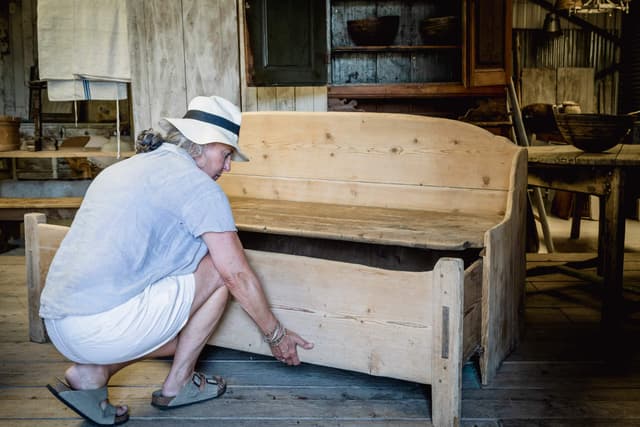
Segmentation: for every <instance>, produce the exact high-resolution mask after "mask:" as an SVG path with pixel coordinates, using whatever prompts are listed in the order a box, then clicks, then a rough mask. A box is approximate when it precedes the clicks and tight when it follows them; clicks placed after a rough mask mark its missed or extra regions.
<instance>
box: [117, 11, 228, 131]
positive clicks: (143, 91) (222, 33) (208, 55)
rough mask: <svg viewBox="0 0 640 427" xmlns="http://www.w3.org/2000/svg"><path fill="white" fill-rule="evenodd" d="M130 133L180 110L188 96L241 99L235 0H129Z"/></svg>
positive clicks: (180, 111)
mask: <svg viewBox="0 0 640 427" xmlns="http://www.w3.org/2000/svg"><path fill="white" fill-rule="evenodd" d="M128 7H129V9H128V12H129V13H128V15H129V37H130V40H129V46H130V54H131V68H132V76H131V77H132V78H131V90H132V101H133V117H134V129H135V131H134V132H135V133H138V132H139V131H140V130H142V129H147V128H150V127H157V122H158V120H159V119H160V118H162V117H167V116H168V117H179V116H182V114H184V112H185V111H186V108H187V104H188V102H189V100H190V99H191V98H193V97H194V96H197V95H213V94H216V95H220V96H223V97H225V98H227V99H229V100H230V101H232V102H234V103H236V104H239V103H240V80H239V74H238V70H239V56H238V55H239V53H238V46H239V44H238V30H237V29H238V25H237V7H236V0H215V1H213V0H183V1H180V2H176V1H174V0H157V1H152V2H150V1H144V0H131V1H129V2H128Z"/></svg>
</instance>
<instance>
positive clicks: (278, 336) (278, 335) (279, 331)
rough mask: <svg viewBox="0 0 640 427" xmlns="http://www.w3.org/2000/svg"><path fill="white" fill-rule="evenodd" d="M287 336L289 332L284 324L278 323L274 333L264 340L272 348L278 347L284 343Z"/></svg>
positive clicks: (267, 335)
mask: <svg viewBox="0 0 640 427" xmlns="http://www.w3.org/2000/svg"><path fill="white" fill-rule="evenodd" d="M285 336H287V330H286V329H285V328H284V327H283V326H282V323H280V322H279V321H278V323H276V327H275V328H274V329H273V331H272V332H270V333H268V334H265V335H264V337H263V340H264V342H266V343H267V344H269V345H270V346H271V347H276V346H277V345H278V344H280V343H281V342H282V340H283V339H284V337H285Z"/></svg>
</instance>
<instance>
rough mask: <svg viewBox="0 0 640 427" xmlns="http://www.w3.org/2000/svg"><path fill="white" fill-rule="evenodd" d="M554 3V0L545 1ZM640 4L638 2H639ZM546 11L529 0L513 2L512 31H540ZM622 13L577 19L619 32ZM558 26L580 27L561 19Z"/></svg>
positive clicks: (586, 16) (591, 14)
mask: <svg viewBox="0 0 640 427" xmlns="http://www.w3.org/2000/svg"><path fill="white" fill-rule="evenodd" d="M547 1H548V2H549V3H555V0H547ZM634 3H635V2H631V6H630V7H634V6H635V7H637V6H636V5H635V4H634ZM639 3H640V2H639ZM547 13H548V11H547V10H546V9H544V8H542V7H540V6H538V5H537V4H535V3H532V2H530V1H529V0H513V28H514V29H523V30H524V29H530V30H531V29H541V28H542V24H544V17H545V16H546V15H547ZM622 16H623V13H622V12H617V11H616V12H613V13H610V14H608V13H597V14H593V13H588V14H579V15H578V17H579V18H581V19H583V20H585V21H587V22H589V23H591V24H593V25H595V26H598V27H600V28H602V29H605V30H616V31H618V32H619V31H620V28H622ZM560 25H561V26H562V28H563V29H567V30H572V29H573V30H576V29H579V28H580V27H579V26H578V25H576V24H573V23H571V22H569V21H567V20H566V19H562V18H561V22H560Z"/></svg>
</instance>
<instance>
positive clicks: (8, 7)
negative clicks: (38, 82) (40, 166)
mask: <svg viewBox="0 0 640 427" xmlns="http://www.w3.org/2000/svg"><path fill="white" fill-rule="evenodd" d="M35 11H36V0H12V1H5V0H3V1H0V46H1V48H0V115H7V116H17V117H20V118H22V119H23V120H24V119H26V118H27V117H28V115H29V89H28V82H29V69H30V68H31V66H32V65H33V64H34V63H35V58H36V56H37V53H36V45H35V34H36V29H35V22H36V21H35Z"/></svg>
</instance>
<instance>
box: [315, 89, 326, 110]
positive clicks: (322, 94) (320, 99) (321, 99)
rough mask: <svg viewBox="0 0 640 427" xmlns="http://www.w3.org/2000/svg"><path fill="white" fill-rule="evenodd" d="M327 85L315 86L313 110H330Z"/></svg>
mask: <svg viewBox="0 0 640 427" xmlns="http://www.w3.org/2000/svg"><path fill="white" fill-rule="evenodd" d="M327 103H328V98H327V86H314V87H313V111H320V112H322V111H327V110H328V106H327Z"/></svg>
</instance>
